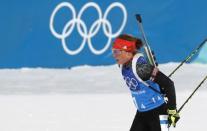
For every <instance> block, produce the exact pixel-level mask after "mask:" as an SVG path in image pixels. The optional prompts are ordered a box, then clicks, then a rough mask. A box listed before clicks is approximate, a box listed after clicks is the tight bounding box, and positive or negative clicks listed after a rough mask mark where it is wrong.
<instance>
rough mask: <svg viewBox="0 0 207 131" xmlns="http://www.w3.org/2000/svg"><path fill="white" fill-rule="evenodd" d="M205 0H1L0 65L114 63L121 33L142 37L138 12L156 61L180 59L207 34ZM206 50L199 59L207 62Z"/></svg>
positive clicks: (20, 66) (55, 66)
mask: <svg viewBox="0 0 207 131" xmlns="http://www.w3.org/2000/svg"><path fill="white" fill-rule="evenodd" d="M11 3H12V4H11ZM206 4H207V1H204V0H197V1H194V0H182V1H172V0H169V1H166V0H156V1H154V0H148V1H146V0H138V1H125V0H120V1H115V0H107V1H100V0H93V1H86V0H81V1H77V0H70V1H67V0H66V1H64V0H53V1H49V0H46V1H42V0H30V1H26V0H20V1H11V0H7V1H1V2H0V16H1V21H0V27H1V28H0V36H1V37H0V38H1V39H0V41H1V44H0V53H1V55H0V68H22V67H46V68H71V67H74V66H80V65H111V64H114V63H115V61H114V59H113V58H112V53H111V43H112V41H113V40H114V38H115V37H117V36H118V35H120V34H121V33H127V34H132V35H134V36H137V37H141V33H140V31H139V30H138V25H137V22H136V19H135V14H137V13H139V14H141V15H142V20H143V25H144V30H145V34H146V36H147V39H148V42H149V44H150V45H151V48H152V49H153V50H154V52H155V55H156V58H157V60H158V62H159V63H166V62H171V61H174V62H178V61H181V60H183V58H184V57H186V56H187V55H188V54H189V53H190V51H191V50H192V49H193V48H195V47H196V46H197V44H199V43H200V42H201V41H203V39H204V38H206V37H207V30H206V29H207V24H206V23H207V14H206V13H205V12H204V11H205V9H206V7H205V5H206ZM203 50H204V49H203ZM203 54H205V53H201V54H200V55H199V59H197V61H207V60H203V59H206V57H204V56H202V55H203ZM201 58H202V60H200V59H201ZM195 59H196V58H195Z"/></svg>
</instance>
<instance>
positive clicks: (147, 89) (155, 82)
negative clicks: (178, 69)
mask: <svg viewBox="0 0 207 131" xmlns="http://www.w3.org/2000/svg"><path fill="white" fill-rule="evenodd" d="M141 47H142V41H141V40H140V39H137V38H135V37H133V36H130V35H126V34H124V35H120V36H119V37H117V38H116V39H115V41H114V43H113V46H112V52H113V56H114V58H115V60H116V62H117V64H118V65H119V67H120V68H121V73H122V76H123V78H124V80H125V81H126V84H127V86H128V87H129V89H130V91H131V95H132V98H133V101H134V103H135V106H136V108H137V113H136V116H135V118H134V121H133V123H132V126H131V129H130V131H165V130H166V131H167V130H168V128H169V127H170V125H171V124H172V125H173V126H174V127H175V125H176V122H177V121H178V120H179V118H180V117H179V114H178V112H177V110H176V95H175V88H174V83H173V82H172V80H170V79H169V78H168V77H167V76H166V75H164V74H163V73H162V72H161V71H159V69H158V68H156V67H154V66H152V65H150V64H148V62H147V61H146V60H145V58H144V57H143V55H142V54H141V53H139V52H138V51H139V49H140V48H141Z"/></svg>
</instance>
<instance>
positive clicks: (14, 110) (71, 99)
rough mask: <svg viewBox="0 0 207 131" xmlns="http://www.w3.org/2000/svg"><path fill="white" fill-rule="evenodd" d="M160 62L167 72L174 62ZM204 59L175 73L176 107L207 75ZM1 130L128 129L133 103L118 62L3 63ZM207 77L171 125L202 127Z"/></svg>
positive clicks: (186, 130) (187, 130)
mask: <svg viewBox="0 0 207 131" xmlns="http://www.w3.org/2000/svg"><path fill="white" fill-rule="evenodd" d="M177 65H178V64H176V63H167V64H162V65H160V66H159V68H160V70H162V71H163V72H164V73H165V74H170V72H171V71H172V70H173V69H174V68H175V67H176V66H177ZM206 69H207V65H205V64H184V65H183V66H182V67H181V68H180V69H179V70H178V71H177V72H176V73H175V74H174V75H173V76H172V79H173V80H174V82H175V86H176V91H177V103H178V107H180V106H181V105H182V104H183V102H184V101H185V100H186V99H187V97H188V96H189V95H190V94H191V93H192V91H193V90H194V89H195V87H196V86H197V85H198V84H199V83H200V82H201V81H202V79H203V78H204V77H205V76H206V75H207V73H206ZM0 83H1V87H0V105H1V106H0V123H1V126H0V130H1V131H127V130H129V128H130V126H131V123H132V121H133V118H134V115H135V112H136V109H135V106H134V105H133V102H132V99H131V96H130V94H129V91H128V89H127V87H126V85H125V83H124V81H123V80H122V77H121V75H120V71H119V68H118V66H117V65H111V66H95V67H92V66H80V67H74V68H72V69H45V68H44V69H43V68H35V69H31V68H23V69H1V70H0ZM206 87H207V81H206V82H205V83H204V84H203V85H202V86H201V88H200V89H199V90H198V91H197V92H196V93H195V95H194V96H193V98H192V99H190V101H189V102H188V103H187V105H186V106H185V107H184V109H183V110H182V111H181V113H180V115H181V119H180V121H179V122H178V124H177V127H176V128H171V129H170V130H171V131H194V130H204V129H206V127H205V118H207V114H206V112H205V111H206V110H207V104H206V101H205V100H206V99H207V95H206V94H207V90H206Z"/></svg>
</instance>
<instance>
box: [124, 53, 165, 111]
mask: <svg viewBox="0 0 207 131" xmlns="http://www.w3.org/2000/svg"><path fill="white" fill-rule="evenodd" d="M133 62H134V63H133ZM137 62H140V63H146V60H145V59H144V57H143V56H141V55H140V54H137V55H135V56H134V58H133V61H132V66H128V67H127V66H123V67H122V76H123V78H124V80H125V81H126V84H127V86H128V87H129V89H130V91H131V95H132V98H133V101H134V103H135V106H136V108H137V110H138V111H140V112H145V111H149V110H152V109H154V108H156V107H159V106H160V105H162V104H163V103H164V102H165V101H164V98H163V96H162V95H161V94H159V93H157V92H155V91H153V90H152V89H150V88H149V87H148V86H147V85H149V86H151V87H153V88H154V89H156V90H158V91H160V87H159V85H158V84H156V83H155V82H153V81H151V80H148V81H142V80H141V78H139V76H138V75H137V73H136V72H135V71H133V69H136V63H137ZM135 73H136V74H135ZM144 83H145V84H144ZM146 84H147V85H146Z"/></svg>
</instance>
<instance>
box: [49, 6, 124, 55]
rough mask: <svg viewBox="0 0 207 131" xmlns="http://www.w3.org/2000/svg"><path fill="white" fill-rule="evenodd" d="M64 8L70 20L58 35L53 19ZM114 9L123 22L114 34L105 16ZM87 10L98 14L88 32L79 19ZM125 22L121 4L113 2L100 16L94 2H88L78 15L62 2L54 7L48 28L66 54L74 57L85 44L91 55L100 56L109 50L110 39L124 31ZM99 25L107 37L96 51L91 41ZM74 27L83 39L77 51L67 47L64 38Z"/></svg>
mask: <svg viewBox="0 0 207 131" xmlns="http://www.w3.org/2000/svg"><path fill="white" fill-rule="evenodd" d="M65 7H66V8H68V9H69V10H70V11H71V12H72V19H71V20H69V21H68V22H67V23H66V24H65V26H64V28H63V30H62V32H61V33H58V32H57V31H56V30H55V28H54V19H55V16H56V14H57V12H58V11H59V10H60V9H62V8H65ZM116 7H118V8H120V9H121V11H122V13H123V21H122V24H121V26H120V28H119V29H118V31H116V32H115V33H112V25H111V23H110V22H109V20H107V16H108V14H109V13H110V11H111V10H112V9H113V8H116ZM88 8H95V9H96V11H97V13H98V19H97V20H96V21H94V22H93V24H92V25H91V27H90V28H89V30H88V28H87V26H86V24H85V23H84V21H83V20H82V19H81V16H82V15H83V13H84V11H86V10H87V9H88ZM126 22H127V11H126V8H125V7H124V5H123V4H121V3H119V2H114V3H112V4H111V5H109V7H108V8H107V9H106V11H105V13H104V14H102V11H101V8H100V6H99V5H97V4H96V3H94V2H88V3H86V4H85V5H84V6H83V7H82V8H81V10H80V12H79V13H78V15H77V14H76V10H75V8H74V6H73V5H72V4H71V3H69V2H62V3H60V4H59V5H57V6H56V7H55V9H54V10H53V12H52V14H51V17H50V25H49V26H50V31H51V32H52V34H53V35H54V36H55V37H56V38H58V39H60V40H61V42H62V46H63V49H64V51H65V52H66V53H67V54H69V55H76V54H78V53H80V52H81V51H82V50H83V48H84V46H85V44H86V43H87V44H88V46H89V49H90V50H91V52H92V53H94V54H96V55H100V54H103V53H104V52H105V51H106V50H107V49H108V48H109V46H110V44H111V40H112V38H115V37H117V36H118V35H119V34H120V33H121V32H122V30H123V29H124V27H125V25H126ZM101 25H102V28H103V32H104V34H105V35H106V36H107V37H108V41H107V43H106V44H105V46H104V47H103V48H102V49H100V50H97V49H95V48H94V47H93V44H92V41H91V39H92V37H94V36H95V35H96V34H97V33H98V31H99V29H100V27H101ZM75 26H76V27H77V30H78V33H79V34H80V36H81V37H82V38H83V40H82V43H81V45H80V46H79V48H78V49H76V50H71V49H69V48H68V47H67V43H66V38H68V37H69V36H70V35H71V33H72V31H73V29H74V27H75ZM107 29H108V30H107Z"/></svg>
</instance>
